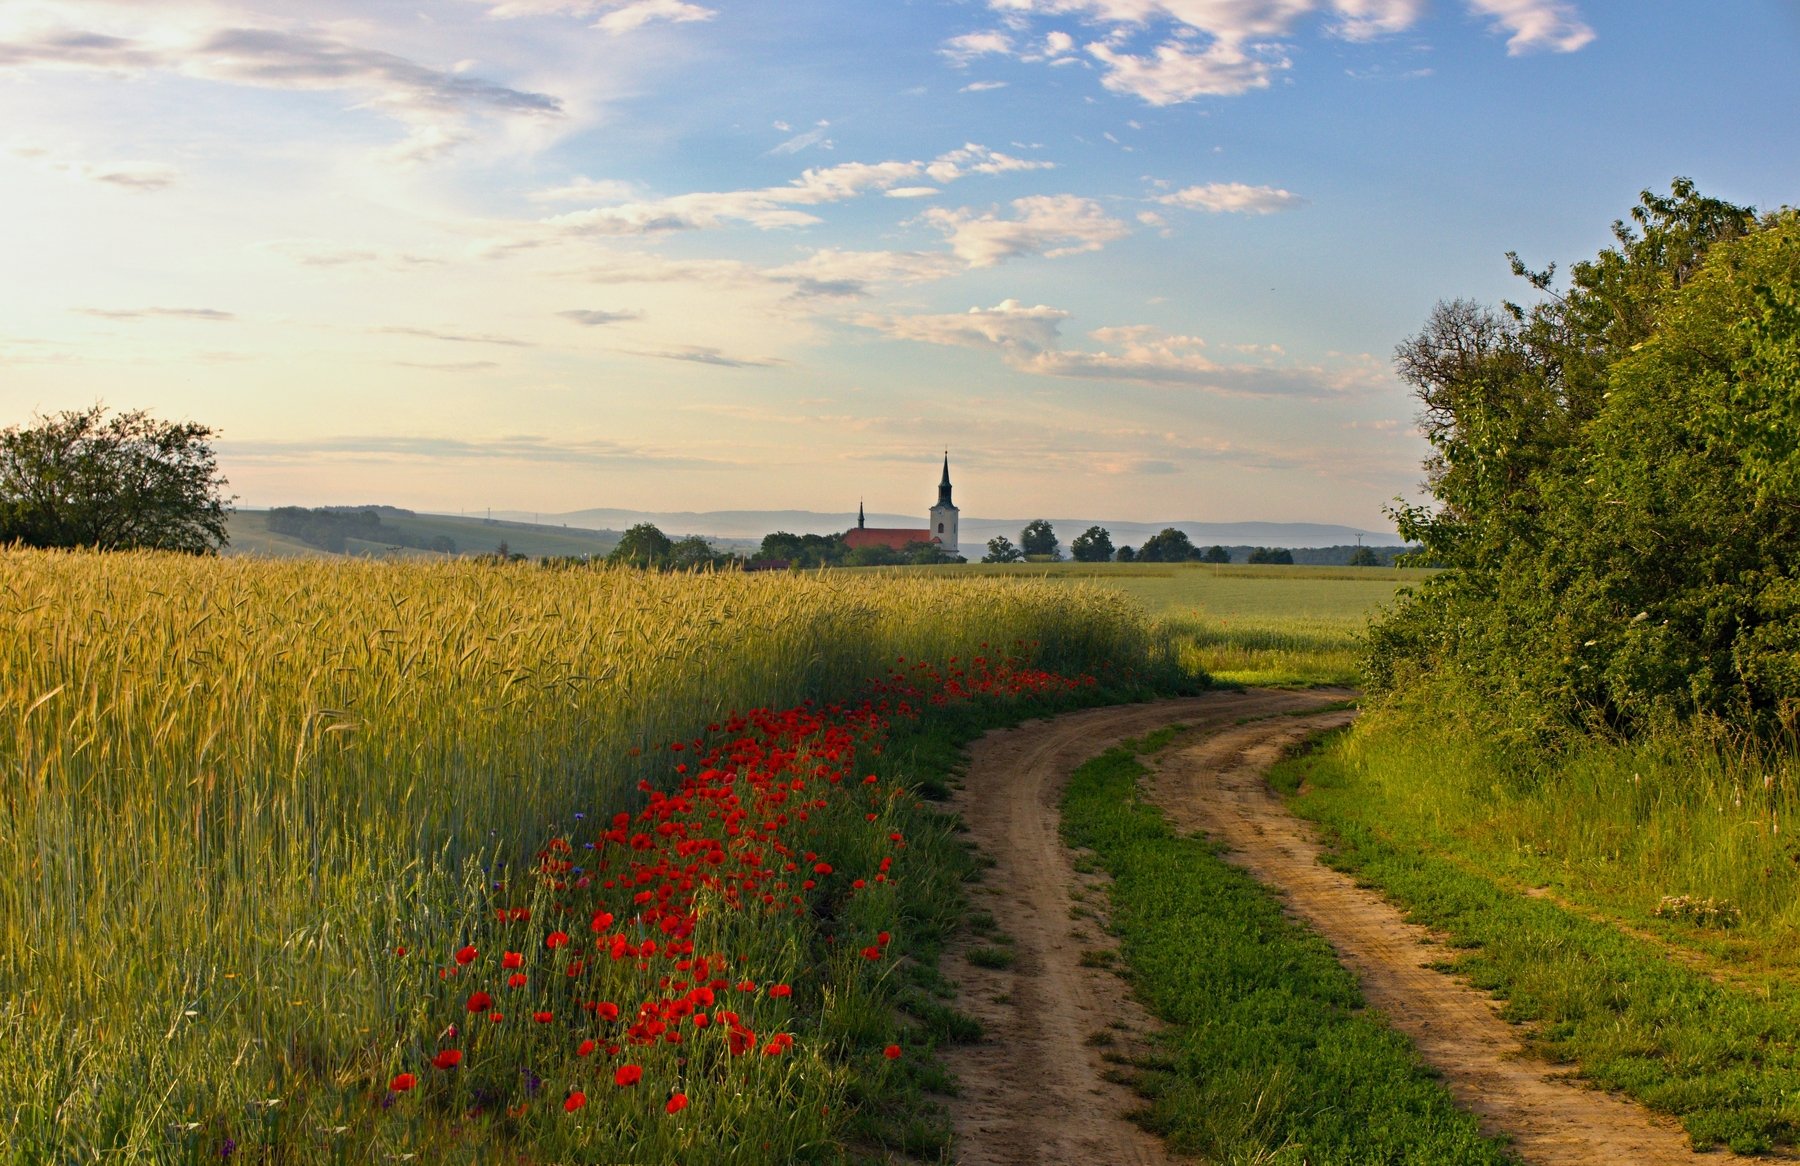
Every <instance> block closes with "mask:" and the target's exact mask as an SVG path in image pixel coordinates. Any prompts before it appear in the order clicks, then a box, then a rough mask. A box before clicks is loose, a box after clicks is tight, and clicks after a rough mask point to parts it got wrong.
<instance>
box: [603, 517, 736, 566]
mask: <svg viewBox="0 0 1800 1166" xmlns="http://www.w3.org/2000/svg"><path fill="white" fill-rule="evenodd" d="M674 549H675V544H674V543H673V542H671V541H670V540H669V536H668V535H666V534H664V533H663V532H662V531H661V530H659V529H657V526H656V524H655V523H653V522H640V523H638V524H637V525H636V526H633V527H632V528H631V529H629V530H627V531H626V532H625V534H624V535H623V536H622V537H621V538H620V539H619V545H618V546H616V547H614V548H613V549H612V553H611V554H609V555H607V556H606V561H607V562H609V563H613V564H623V565H625V566H630V567H647V568H658V569H660V568H662V567H664V566H667V565H668V562H669V555H670V554H671V553H672V552H673V551H674ZM708 549H710V548H708Z"/></svg>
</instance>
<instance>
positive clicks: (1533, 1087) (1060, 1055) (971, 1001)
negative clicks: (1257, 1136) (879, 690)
mask: <svg viewBox="0 0 1800 1166" xmlns="http://www.w3.org/2000/svg"><path fill="white" fill-rule="evenodd" d="M1343 695H1344V694H1342V693H1335V692H1332V693H1287V692H1269V691H1257V690H1251V691H1248V692H1243V693H1219V694H1211V695H1207V696H1203V697H1195V698H1191V699H1185V700H1177V701H1163V702H1157V703H1154V704H1145V705H1131V706H1126V707H1122V708H1106V709H1089V710H1084V711H1082V712H1078V713H1073V714H1070V715H1068V716H1065V717H1059V718H1056V719H1055V720H1052V721H1047V722H1044V721H1040V722H1034V723H1032V724H1028V725H1022V726H1020V727H1018V728H1016V729H1010V730H1005V731H1001V732H995V733H990V734H988V735H987V736H986V737H984V738H983V739H982V740H981V741H979V742H977V743H976V745H975V747H974V748H973V750H972V756H971V765H970V767H969V772H968V775H967V777H966V779H965V783H964V788H963V789H962V790H961V791H960V793H959V804H958V807H957V808H958V809H959V811H960V812H961V813H962V814H963V817H964V820H965V821H966V822H967V823H968V824H969V827H970V830H971V834H972V836H973V838H974V841H975V842H977V843H978V844H979V845H980V846H981V848H982V850H983V851H984V852H985V853H986V854H988V855H989V856H991V857H992V858H993V860H994V863H995V865H994V868H993V869H992V870H991V871H989V872H988V876H987V878H986V879H985V880H984V882H983V884H981V890H982V892H984V893H978V894H977V895H976V897H975V898H976V902H975V906H976V907H977V908H986V909H987V910H990V911H992V912H993V913H994V915H995V916H997V917H998V918H999V920H1000V926H1001V928H1002V930H1004V931H1005V932H1007V933H1008V934H1009V935H1011V936H1012V937H1013V940H1014V943H1015V951H1016V953H1017V959H1016V962H1015V963H1014V964H1013V965H1012V966H1011V967H1010V968H1006V969H1001V970H990V969H985V968H980V967H975V966H972V965H970V964H969V963H968V962H967V960H966V959H965V958H963V953H964V952H965V951H966V950H967V947H968V946H969V944H968V943H965V944H964V945H963V946H962V948H961V949H959V950H958V951H956V952H953V953H952V955H951V958H950V959H949V960H947V961H946V970H947V972H948V973H949V974H950V975H952V976H953V977H954V978H955V979H956V980H957V981H958V983H960V984H961V985H962V987H963V999H962V1001H961V1006H962V1007H963V1008H964V1009H965V1010H967V1011H969V1012H971V1013H972V1014H973V1015H975V1016H977V1017H978V1018H979V1019H980V1020H981V1021H982V1023H983V1025H984V1026H985V1027H986V1029H987V1034H988V1035H987V1038H986V1039H985V1040H984V1041H983V1042H982V1043H980V1044H979V1045H975V1046H970V1047H966V1048H963V1049H959V1050H957V1051H956V1052H955V1053H954V1055H953V1056H952V1057H951V1068H952V1069H953V1071H955V1072H956V1074H957V1076H958V1078H959V1080H960V1082H961V1084H962V1096H961V1097H960V1098H958V1099H957V1101H956V1102H955V1103H954V1104H953V1106H952V1115H953V1120H954V1123H955V1129H956V1137H957V1148H956V1157H957V1161H959V1162H961V1163H963V1164H964V1166H988V1164H1006V1166H1024V1164H1027V1163H1043V1164H1046V1166H1051V1164H1058V1163H1075V1162H1082V1163H1090V1162H1117V1163H1133V1164H1148V1163H1161V1162H1172V1161H1175V1160H1176V1159H1175V1158H1174V1157H1173V1156H1172V1155H1170V1154H1169V1153H1168V1152H1167V1151H1166V1150H1165V1149H1164V1147H1163V1146H1162V1144H1161V1142H1160V1141H1159V1140H1158V1139H1156V1138H1155V1137H1153V1136H1151V1135H1149V1134H1146V1133H1145V1132H1143V1131H1142V1130H1141V1129H1139V1128H1138V1127H1137V1126H1136V1125H1134V1124H1133V1123H1132V1122H1131V1121H1130V1120H1129V1118H1128V1116H1127V1115H1128V1114H1129V1113H1130V1111H1131V1110H1133V1109H1134V1108H1136V1107H1137V1105H1138V1104H1139V1103H1138V1101H1137V1099H1136V1098H1135V1096H1134V1095H1133V1094H1132V1093H1131V1091H1130V1090H1129V1089H1128V1088H1126V1087H1124V1086H1122V1085H1117V1084H1113V1083H1111V1082H1109V1081H1108V1080H1107V1077H1108V1064H1107V1060H1106V1057H1105V1054H1106V1053H1108V1052H1118V1051H1120V1049H1121V1043H1122V1046H1123V1048H1124V1049H1125V1050H1129V1049H1130V1048H1131V1047H1132V1045H1133V1043H1134V1042H1135V1041H1139V1040H1141V1039H1142V1036H1143V1034H1145V1033H1147V1032H1149V1031H1151V1029H1152V1028H1153V1021H1152V1020H1151V1018H1150V1017H1148V1016H1147V1015H1145V1013H1144V1012H1143V1010H1142V1009H1140V1008H1139V1007H1137V1006H1136V1005H1135V1004H1134V1003H1133V1002H1132V1001H1130V1000H1129V999H1127V998H1125V994H1124V992H1123V990H1122V989H1121V987H1120V982H1119V980H1118V979H1117V978H1116V977H1114V976H1113V975H1111V974H1110V973H1109V972H1107V971H1105V970H1103V969H1101V968H1096V967H1088V966H1084V965H1083V961H1082V953H1083V952H1084V951H1094V950H1096V949H1105V948H1109V947H1110V946H1111V944H1110V943H1109V942H1108V941H1107V939H1106V938H1105V936H1104V935H1103V933H1102V932H1101V930H1100V929H1099V927H1098V926H1097V925H1096V923H1095V921H1094V920H1093V919H1092V918H1091V917H1089V916H1087V914H1086V912H1087V911H1088V910H1090V909H1093V908H1098V907H1099V906H1100V905H1101V904H1100V902H1099V899H1100V897H1101V896H1099V895H1098V894H1097V893H1096V890H1095V887H1096V882H1097V880H1095V879H1093V878H1088V877H1083V876H1080V875H1078V874H1077V873H1076V872H1075V870H1074V867H1073V865H1072V861H1071V858H1070V856H1069V854H1068V852H1067V850H1066V848H1064V846H1063V845H1062V843H1061V840H1060V838H1059V837H1058V834H1057V822H1058V813H1057V801H1058V798H1059V796H1060V794H1061V790H1062V787H1063V783H1064V782H1065V781H1066V780H1067V778H1068V775H1069V773H1070V772H1071V771H1072V770H1073V769H1074V768H1075V767H1076V766H1078V765H1080V764H1081V763H1082V762H1084V761H1086V760H1088V759H1089V758H1091V757H1093V756H1095V755H1096V754H1098V753H1100V752H1102V751H1103V750H1105V749H1106V748H1108V747H1109V746H1111V745H1113V744H1115V743H1117V742H1118V741H1120V740H1123V739H1125V738H1127V737H1136V736H1142V735H1143V734H1145V733H1147V732H1150V731H1153V730H1155V729H1158V728H1161V727H1163V726H1165V725H1171V724H1182V725H1185V726H1188V727H1189V730H1190V731H1189V732H1188V733H1186V734H1184V736H1183V738H1182V739H1181V741H1180V742H1179V743H1178V745H1177V746H1176V747H1175V748H1172V749H1170V750H1168V751H1166V752H1164V753H1163V754H1162V755H1161V756H1159V757H1158V758H1157V759H1155V761H1154V763H1153V764H1154V773H1153V776H1152V778H1151V779H1150V780H1149V782H1148V789H1147V791H1146V792H1147V794H1148V795H1149V796H1150V797H1152V798H1154V799H1155V800H1156V801H1157V803H1158V804H1159V805H1161V806H1162V807H1163V808H1164V809H1165V811H1166V812H1168V813H1169V815H1170V817H1171V820H1172V821H1174V822H1175V823H1176V824H1177V826H1178V828H1180V829H1183V830H1204V831H1206V832H1207V833H1208V834H1210V835H1211V836H1213V837H1215V838H1217V839H1219V840H1220V841H1222V842H1224V843H1226V844H1227V845H1228V846H1229V847H1230V848H1231V853H1230V854H1229V855H1228V857H1229V858H1230V859H1231V860H1232V861H1234V862H1236V863H1238V864H1239V865H1241V866H1243V867H1244V868H1245V869H1246V870H1248V871H1249V872H1250V873H1251V874H1253V875H1255V876H1256V877H1257V878H1258V879H1260V880H1261V881H1263V882H1265V883H1267V884H1269V885H1271V886H1274V887H1277V888H1280V889H1281V891H1282V892H1283V894H1284V899H1285V901H1286V903H1287V906H1288V909H1289V910H1290V912H1291V913H1293V914H1294V915H1296V916H1297V917H1299V918H1301V919H1304V920H1306V921H1307V922H1308V923H1310V924H1311V925H1312V926H1313V927H1315V928H1317V929H1318V930H1319V931H1320V932H1321V933H1322V934H1323V935H1324V936H1325V937H1326V938H1327V939H1328V940H1329V941H1330V942H1331V944H1332V946H1333V947H1334V948H1335V949H1336V950H1337V952H1338V954H1339V957H1340V958H1341V959H1342V960H1343V961H1344V963H1345V965H1346V966H1348V967H1349V968H1350V969H1351V970H1352V971H1353V972H1355V973H1356V975H1357V976H1358V978H1359V979H1360V980H1361V982H1362V986H1363V992H1364V995H1365V997H1366V998H1367V1000H1368V1003H1369V1005H1370V1007H1372V1008H1376V1009H1379V1010H1381V1011H1382V1012H1383V1013H1385V1014H1386V1016H1387V1018H1388V1019H1389V1021H1390V1022H1391V1023H1392V1024H1393V1025H1394V1027H1395V1028H1397V1029H1399V1030H1400V1031H1402V1032H1404V1033H1406V1034H1407V1035H1408V1036H1409V1037H1411V1038H1412V1040H1413V1041H1414V1042H1415V1044H1416V1045H1417V1046H1418V1048H1419V1051H1420V1053H1421V1055H1423V1056H1424V1058H1425V1059H1426V1060H1427V1061H1428V1062H1430V1063H1431V1064H1432V1065H1433V1066H1435V1067H1436V1068H1437V1069H1439V1070H1440V1071H1441V1072H1442V1073H1443V1075H1444V1080H1445V1083H1446V1084H1447V1085H1448V1086H1449V1088H1450V1090H1451V1092H1452V1093H1453V1094H1454V1095H1455V1097H1456V1099H1457V1100H1458V1102H1459V1103H1461V1104H1462V1105H1464V1106H1465V1107H1467V1108H1468V1109H1469V1110H1470V1111H1472V1112H1474V1113H1475V1114H1476V1115H1478V1116H1479V1117H1480V1119H1481V1121H1482V1123H1483V1126H1484V1128H1486V1129H1487V1130H1489V1131H1490V1132H1494V1133H1504V1134H1507V1135H1509V1136H1510V1137H1511V1138H1512V1139H1513V1145H1514V1147H1515V1149H1516V1150H1517V1152H1518V1153H1519V1154H1520V1155H1521V1156H1522V1157H1523V1158H1524V1159H1525V1160H1526V1161H1527V1162H1530V1163H1540V1164H1543V1166H1590V1164H1591V1166H1615V1164H1621V1163H1632V1164H1641V1166H1661V1164H1664V1163H1685V1162H1713V1163H1721V1162H1724V1161H1727V1160H1731V1157H1732V1156H1731V1155H1728V1154H1707V1155H1696V1154H1694V1153H1693V1152H1692V1151H1690V1150H1689V1149H1688V1148H1687V1139H1686V1137H1685V1135H1684V1134H1683V1133H1682V1132H1681V1130H1680V1129H1679V1128H1678V1127H1677V1126H1675V1125H1674V1124H1673V1123H1672V1122H1668V1121H1665V1120H1662V1119H1659V1118H1655V1117H1652V1116H1651V1115H1650V1114H1648V1113H1647V1112H1646V1111H1645V1110H1643V1109H1642V1108H1641V1107H1639V1106H1637V1105H1634V1104H1632V1103H1631V1102H1629V1101H1626V1100H1623V1099H1620V1098H1617V1097H1614V1096H1612V1095H1609V1094H1605V1093H1600V1092H1597V1091H1594V1090H1591V1089H1588V1088H1585V1087H1583V1086H1582V1085H1581V1084H1579V1083H1578V1082H1575V1081H1573V1080H1571V1079H1569V1078H1568V1077H1566V1076H1562V1075H1559V1074H1558V1073H1556V1072H1555V1071H1554V1070H1553V1069H1552V1068H1551V1067H1550V1066H1548V1065H1546V1064H1544V1063H1543V1062H1541V1061H1537V1060H1534V1059H1532V1058H1531V1057H1530V1056H1529V1055H1528V1054H1527V1053H1526V1052H1525V1049H1524V1046H1523V1045H1522V1043H1521V1042H1520V1040H1519V1039H1518V1036H1517V1035H1516V1031H1515V1029H1514V1027H1513V1026H1512V1025H1511V1024H1509V1023H1507V1022H1506V1021H1504V1020H1502V1019H1501V1018H1500V1017H1499V1015H1498V1012H1497V1009H1496V1006H1495V1004H1494V1003H1493V1002H1492V1001H1491V1000H1490V999H1489V998H1488V997H1487V996H1486V995H1485V994H1483V993H1481V992H1478V991H1476V990H1475V989H1473V988H1470V987H1468V986H1467V985H1465V984H1462V983H1460V982H1458V981H1457V980H1454V979H1452V978H1451V977H1449V976H1445V975H1443V974H1441V973H1439V972H1436V971H1433V970H1431V969H1430V968H1429V967H1428V965H1429V964H1431V963H1435V962H1438V961H1440V960H1441V959H1442V958H1443V948H1442V947H1441V946H1438V945H1434V944H1433V943H1432V942H1431V941H1430V937H1429V936H1428V935H1427V934H1426V933H1425V932H1424V930H1423V929H1422V928H1418V927H1414V926H1412V925H1410V924H1408V923H1406V922H1405V921H1404V920H1402V918H1401V917H1400V914H1399V912H1398V911H1397V910H1395V909H1394V908H1393V907H1392V906H1390V905H1388V904H1387V903H1386V902H1385V901H1384V900H1382V899H1381V898H1380V897H1379V896H1377V895H1375V894H1374V893H1372V892H1370V891H1366V890H1363V889H1361V888H1358V887H1357V886H1356V885H1355V884H1354V883H1353V882H1352V881H1351V880H1350V879H1349V878H1347V877H1346V876H1344V875H1342V874H1339V873H1337V872H1336V871H1333V870H1331V869H1329V868H1327V867H1325V866H1322V865H1320V863H1319V861H1318V856H1319V847H1318V845H1317V843H1316V842H1315V841H1314V840H1313V837H1312V834H1311V831H1310V829H1309V827H1308V826H1307V824H1306V823H1304V822H1302V821H1300V820H1299V819H1297V818H1295V817H1294V816H1293V815H1291V814H1289V813H1288V811H1287V810H1286V808H1285V807H1283V806H1282V804H1281V803H1280V801H1279V799H1277V798H1276V797H1275V795H1274V794H1273V793H1271V792H1270V791H1269V789H1268V787H1267V785H1266V784H1265V783H1264V781H1263V774H1264V773H1265V772H1266V770H1267V768H1268V766H1269V765H1271V764H1273V763H1274V762H1275V761H1276V760H1278V759H1279V758H1280V756H1281V755H1282V753H1283V752H1284V751H1285V750H1287V749H1289V748H1291V747H1292V746H1294V745H1295V744H1297V743H1298V742H1300V741H1301V740H1303V739H1304V738H1305V737H1306V736H1308V735H1310V734H1311V733H1314V732H1317V731H1318V730H1320V729H1322V728H1326V727H1329V726H1332V725H1337V724H1343V723H1345V722H1346V721H1348V720H1349V718H1350V716H1351V714H1350V713H1348V712H1343V711H1334V712H1324V713H1306V710H1308V709H1313V708H1317V707H1318V706H1319V705H1320V704H1323V703H1327V702H1330V701H1332V700H1336V699H1341V697H1342V696H1343ZM1302 713H1305V714H1306V715H1292V714H1302ZM1078 907H1079V908H1080V909H1081V910H1080V911H1079V912H1078V911H1077V908H1078ZM1078 916H1079V917H1078ZM970 942H973V943H976V944H979V943H980V941H978V940H976V941H970ZM1090 962H1091V961H1090ZM1099 1033H1106V1034H1108V1036H1109V1037H1110V1038H1111V1039H1112V1040H1113V1041H1114V1042H1121V1043H1111V1044H1106V1043H1099V1042H1097V1041H1096V1040H1095V1039H1093V1038H1094V1037H1095V1035H1096V1034H1099Z"/></svg>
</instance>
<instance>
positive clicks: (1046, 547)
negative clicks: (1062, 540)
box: [1019, 518, 1062, 559]
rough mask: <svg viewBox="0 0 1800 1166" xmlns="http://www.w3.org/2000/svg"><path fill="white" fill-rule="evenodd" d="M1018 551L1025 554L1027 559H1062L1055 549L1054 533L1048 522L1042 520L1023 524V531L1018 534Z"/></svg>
mask: <svg viewBox="0 0 1800 1166" xmlns="http://www.w3.org/2000/svg"><path fill="white" fill-rule="evenodd" d="M1019 549H1020V550H1021V551H1023V552H1025V556H1026V557H1027V558H1030V557H1032V556H1034V555H1042V556H1044V557H1046V558H1050V559H1060V558H1062V554H1061V552H1060V551H1058V549H1057V542H1056V531H1055V529H1054V528H1052V527H1051V525H1050V522H1049V520H1048V519H1044V518H1034V519H1032V520H1031V521H1030V522H1028V523H1026V524H1025V529H1024V530H1022V531H1020V532H1019Z"/></svg>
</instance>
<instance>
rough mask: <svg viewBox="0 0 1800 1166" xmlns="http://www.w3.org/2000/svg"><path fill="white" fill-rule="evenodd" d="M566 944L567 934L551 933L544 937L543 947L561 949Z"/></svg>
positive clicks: (562, 932) (567, 940) (560, 932)
mask: <svg viewBox="0 0 1800 1166" xmlns="http://www.w3.org/2000/svg"><path fill="white" fill-rule="evenodd" d="M568 942H569V933H568V932H566V931H552V932H551V933H550V934H549V935H546V936H544V946H545V947H562V946H563V945H565V944H567V943H568Z"/></svg>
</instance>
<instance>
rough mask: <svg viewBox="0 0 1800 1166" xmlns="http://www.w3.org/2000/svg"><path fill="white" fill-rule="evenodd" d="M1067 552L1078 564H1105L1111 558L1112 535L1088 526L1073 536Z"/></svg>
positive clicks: (1102, 529) (1101, 529) (1098, 528)
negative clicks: (1073, 539)
mask: <svg viewBox="0 0 1800 1166" xmlns="http://www.w3.org/2000/svg"><path fill="white" fill-rule="evenodd" d="M1069 551H1070V553H1071V554H1073V555H1074V556H1075V561H1076V562H1078V563H1105V562H1109V561H1111V559H1112V557H1113V543H1112V535H1111V533H1109V532H1108V531H1107V530H1105V529H1104V528H1102V527H1098V526H1090V527H1088V528H1087V530H1085V531H1083V532H1082V533H1081V534H1078V535H1076V536H1075V541H1074V542H1072V543H1070V544H1069Z"/></svg>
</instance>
